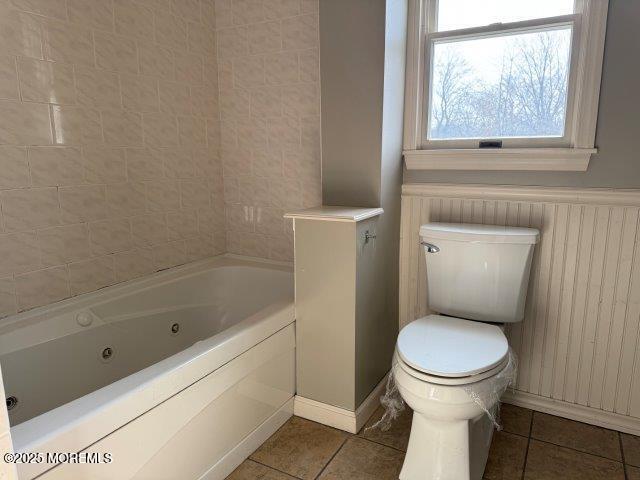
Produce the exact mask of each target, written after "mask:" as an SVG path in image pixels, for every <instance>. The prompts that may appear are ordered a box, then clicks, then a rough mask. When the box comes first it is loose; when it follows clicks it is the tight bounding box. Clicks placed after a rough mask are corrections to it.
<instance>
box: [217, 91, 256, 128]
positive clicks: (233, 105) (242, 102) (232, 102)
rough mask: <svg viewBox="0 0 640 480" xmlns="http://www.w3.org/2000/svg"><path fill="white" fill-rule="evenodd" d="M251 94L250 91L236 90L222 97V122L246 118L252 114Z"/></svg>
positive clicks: (227, 92) (225, 93)
mask: <svg viewBox="0 0 640 480" xmlns="http://www.w3.org/2000/svg"><path fill="white" fill-rule="evenodd" d="M250 105H251V93H250V92H249V90H245V89H242V88H234V89H233V90H229V91H226V92H224V93H223V94H221V96H220V118H221V119H222V120H228V119H234V118H238V117H246V116H248V115H249V113H250V111H251V110H250Z"/></svg>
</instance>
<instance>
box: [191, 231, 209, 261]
mask: <svg viewBox="0 0 640 480" xmlns="http://www.w3.org/2000/svg"><path fill="white" fill-rule="evenodd" d="M185 246H186V249H187V262H193V261H196V260H201V259H203V258H207V257H211V256H213V255H216V248H215V242H214V239H213V236H199V237H194V238H188V239H186V240H185Z"/></svg>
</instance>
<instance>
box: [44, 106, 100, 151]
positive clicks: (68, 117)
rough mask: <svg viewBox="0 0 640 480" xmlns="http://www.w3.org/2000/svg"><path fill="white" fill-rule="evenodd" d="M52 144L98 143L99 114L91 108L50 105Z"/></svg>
mask: <svg viewBox="0 0 640 480" xmlns="http://www.w3.org/2000/svg"><path fill="white" fill-rule="evenodd" d="M51 120H52V128H53V142H54V143H56V144H60V145H65V144H70V145H82V144H88V143H100V142H102V141H103V138H102V120H101V119H100V112H99V111H98V110H94V109H91V108H84V107H70V106H60V105H51Z"/></svg>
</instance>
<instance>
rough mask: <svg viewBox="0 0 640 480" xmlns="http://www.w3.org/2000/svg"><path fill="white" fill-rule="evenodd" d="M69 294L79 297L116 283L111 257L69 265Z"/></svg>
mask: <svg viewBox="0 0 640 480" xmlns="http://www.w3.org/2000/svg"><path fill="white" fill-rule="evenodd" d="M69 282H70V284H71V294H72V295H80V294H82V293H86V292H92V291H94V290H98V289H100V288H104V287H108V286H109V285H113V284H114V283H116V272H115V268H114V264H113V257H112V256H106V257H99V258H93V259H91V260H84V261H82V262H77V263H71V264H69Z"/></svg>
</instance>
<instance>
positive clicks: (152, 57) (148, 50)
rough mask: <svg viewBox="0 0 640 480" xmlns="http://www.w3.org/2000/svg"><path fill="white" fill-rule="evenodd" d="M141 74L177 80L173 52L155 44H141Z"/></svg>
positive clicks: (139, 50)
mask: <svg viewBox="0 0 640 480" xmlns="http://www.w3.org/2000/svg"><path fill="white" fill-rule="evenodd" d="M138 52H139V55H140V73H142V74H143V75H153V76H154V77H159V78H162V79H165V80H173V79H174V78H175V72H174V59H173V52H172V51H171V50H170V49H168V48H166V47H163V46H160V45H156V44H153V43H139V48H138Z"/></svg>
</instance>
